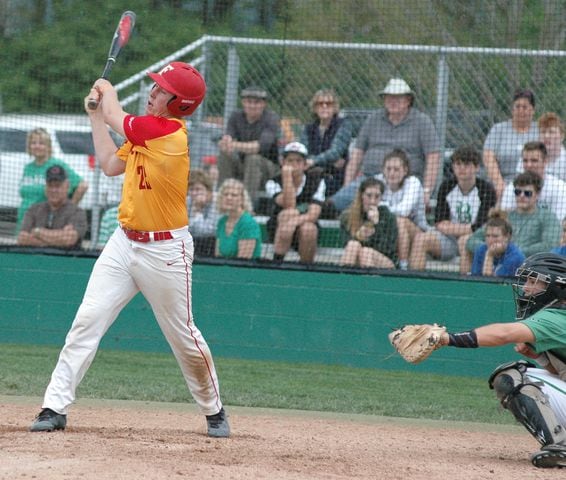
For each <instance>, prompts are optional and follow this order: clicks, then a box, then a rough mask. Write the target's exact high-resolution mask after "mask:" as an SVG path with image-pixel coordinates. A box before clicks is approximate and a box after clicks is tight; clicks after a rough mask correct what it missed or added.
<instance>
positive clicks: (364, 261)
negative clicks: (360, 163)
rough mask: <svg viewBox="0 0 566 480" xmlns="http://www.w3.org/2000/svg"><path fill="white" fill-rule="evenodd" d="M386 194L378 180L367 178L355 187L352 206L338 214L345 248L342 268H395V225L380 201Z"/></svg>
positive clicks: (341, 262)
mask: <svg viewBox="0 0 566 480" xmlns="http://www.w3.org/2000/svg"><path fill="white" fill-rule="evenodd" d="M384 191H385V185H384V184H383V182H382V181H381V180H377V179H375V178H372V177H370V178H366V179H365V180H364V181H363V182H362V183H361V184H360V187H359V188H358V191H357V192H356V196H355V197H354V201H353V202H352V206H351V207H350V209H349V210H346V211H344V212H343V213H342V215H340V229H341V232H342V236H343V238H344V243H345V248H344V253H343V255H342V259H341V260H340V264H341V265H352V266H356V265H358V266H360V267H365V268H371V267H373V268H395V263H396V262H397V222H396V220H395V215H393V214H392V213H391V212H390V211H389V209H388V208H387V207H386V206H385V205H379V202H380V200H381V198H382V196H383V192H384Z"/></svg>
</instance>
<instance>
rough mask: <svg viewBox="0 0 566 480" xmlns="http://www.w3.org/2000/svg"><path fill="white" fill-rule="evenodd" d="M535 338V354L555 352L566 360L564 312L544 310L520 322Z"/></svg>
mask: <svg viewBox="0 0 566 480" xmlns="http://www.w3.org/2000/svg"><path fill="white" fill-rule="evenodd" d="M521 323H524V324H525V325H526V326H527V327H529V328H530V329H531V331H532V332H533V334H534V336H535V342H534V345H533V347H534V349H535V351H536V352H537V353H542V352H546V351H547V350H555V351H556V352H557V353H558V356H559V357H561V358H566V310H565V309H559V308H545V309H543V310H539V311H538V312H536V313H535V314H533V315H531V316H530V317H529V318H526V319H525V320H521Z"/></svg>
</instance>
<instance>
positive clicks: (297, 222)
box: [265, 142, 326, 263]
mask: <svg viewBox="0 0 566 480" xmlns="http://www.w3.org/2000/svg"><path fill="white" fill-rule="evenodd" d="M281 165H282V166H281V174H280V175H278V176H276V177H274V178H272V179H270V180H268V181H267V183H266V184H265V191H266V193H267V195H268V196H269V197H271V198H272V199H273V210H272V213H271V216H270V218H269V220H268V221H267V232H268V234H269V240H270V241H271V242H273V261H275V262H279V263H280V262H282V261H283V259H284V258H285V255H286V253H287V252H288V251H289V249H290V248H291V247H292V248H294V249H295V250H297V251H298V252H299V256H300V258H301V262H303V263H312V262H313V261H314V256H315V254H316V244H317V240H318V224H317V220H318V217H319V216H320V212H321V209H322V208H321V206H322V204H323V203H324V199H325V191H326V184H325V183H324V180H323V179H322V177H321V175H320V172H318V171H314V172H307V173H305V171H306V169H307V147H305V145H303V144H302V143H299V142H291V143H288V144H287V145H286V146H285V149H284V150H283V159H282V160H281Z"/></svg>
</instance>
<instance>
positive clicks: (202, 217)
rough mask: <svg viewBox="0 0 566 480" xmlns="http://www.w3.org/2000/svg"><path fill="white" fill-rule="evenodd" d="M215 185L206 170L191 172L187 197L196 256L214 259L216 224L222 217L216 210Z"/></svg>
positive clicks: (190, 228) (190, 230) (190, 229)
mask: <svg viewBox="0 0 566 480" xmlns="http://www.w3.org/2000/svg"><path fill="white" fill-rule="evenodd" d="M213 188H214V184H213V183H212V179H211V178H210V177H209V176H208V175H207V174H206V173H205V172H204V170H200V169H195V170H191V173H190V179H189V190H188V195H187V211H188V212H189V232H191V235H192V237H193V241H194V244H195V256H203V257H213V256H214V248H215V240H216V224H217V223H218V219H219V218H220V215H219V214H218V210H217V209H216V203H215V201H214V193H213Z"/></svg>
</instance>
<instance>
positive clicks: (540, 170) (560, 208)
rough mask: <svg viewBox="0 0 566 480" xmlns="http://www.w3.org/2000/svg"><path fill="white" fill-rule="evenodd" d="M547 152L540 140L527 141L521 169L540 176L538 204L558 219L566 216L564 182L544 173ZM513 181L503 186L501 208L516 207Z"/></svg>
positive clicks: (511, 208) (565, 187) (565, 185)
mask: <svg viewBox="0 0 566 480" xmlns="http://www.w3.org/2000/svg"><path fill="white" fill-rule="evenodd" d="M546 165H547V153H546V147H545V146H544V143H542V142H538V141H536V142H529V143H526V144H525V146H524V147H523V169H524V171H525V172H533V173H536V174H537V175H538V176H540V177H541V178H542V190H541V192H540V195H539V197H538V205H539V207H541V208H547V209H549V210H550V211H552V212H553V213H554V214H555V215H556V217H557V218H558V220H559V221H562V219H563V218H564V217H565V216H566V182H563V181H562V180H560V179H558V178H556V177H555V176H554V175H550V174H548V173H546ZM514 190H515V188H514V186H513V183H510V184H509V185H507V187H505V191H504V192H503V198H502V199H501V208H502V209H503V210H513V209H515V208H516V207H517V202H516V198H517V197H516V196H515V192H514Z"/></svg>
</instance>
